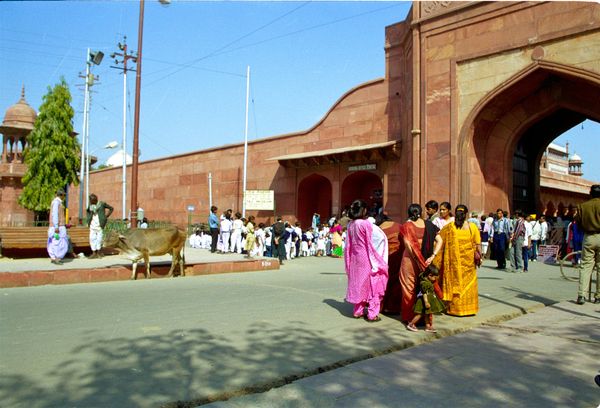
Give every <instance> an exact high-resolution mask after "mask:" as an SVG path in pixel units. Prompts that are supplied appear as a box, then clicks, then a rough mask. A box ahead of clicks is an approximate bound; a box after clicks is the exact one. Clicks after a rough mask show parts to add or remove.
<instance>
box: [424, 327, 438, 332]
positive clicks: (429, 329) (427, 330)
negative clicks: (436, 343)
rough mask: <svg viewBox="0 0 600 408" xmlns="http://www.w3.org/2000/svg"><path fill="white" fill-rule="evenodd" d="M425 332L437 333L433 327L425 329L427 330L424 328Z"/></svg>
mask: <svg viewBox="0 0 600 408" xmlns="http://www.w3.org/2000/svg"><path fill="white" fill-rule="evenodd" d="M425 331H426V332H427V333H437V330H436V329H434V328H433V327H427V328H425Z"/></svg>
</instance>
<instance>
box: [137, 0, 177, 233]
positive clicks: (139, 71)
mask: <svg viewBox="0 0 600 408" xmlns="http://www.w3.org/2000/svg"><path fill="white" fill-rule="evenodd" d="M158 1H159V2H160V4H162V5H164V6H166V5H168V4H169V3H170V2H171V1H170V0H158ZM143 35H144V0H140V19H139V25H138V47H137V52H138V53H137V70H136V72H135V113H134V115H133V153H132V156H133V157H132V162H131V228H136V227H137V220H138V216H137V209H138V208H139V205H138V202H137V193H138V191H137V190H138V159H139V140H140V139H139V135H140V91H141V87H142V43H143Z"/></svg>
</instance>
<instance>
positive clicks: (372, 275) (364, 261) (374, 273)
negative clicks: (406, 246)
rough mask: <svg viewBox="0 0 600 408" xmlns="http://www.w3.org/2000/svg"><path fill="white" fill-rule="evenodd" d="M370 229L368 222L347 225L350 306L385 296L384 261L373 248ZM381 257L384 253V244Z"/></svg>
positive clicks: (355, 221) (348, 298) (345, 250)
mask: <svg viewBox="0 0 600 408" xmlns="http://www.w3.org/2000/svg"><path fill="white" fill-rule="evenodd" d="M372 235H373V226H372V224H371V223H370V222H369V221H367V220H353V221H351V222H350V223H349V224H348V230H347V236H346V247H345V249H344V263H345V267H346V275H348V289H347V291H346V300H347V301H348V302H350V303H360V302H368V301H369V300H370V299H373V298H377V297H381V296H383V295H384V293H385V288H386V286H387V281H388V264H387V259H384V257H383V256H382V255H381V254H379V253H378V252H377V250H376V249H375V247H374V246H373V237H372ZM384 246H385V250H384V254H385V253H387V240H386V241H385V244H384Z"/></svg>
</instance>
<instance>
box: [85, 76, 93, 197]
mask: <svg viewBox="0 0 600 408" xmlns="http://www.w3.org/2000/svg"><path fill="white" fill-rule="evenodd" d="M91 75H92V74H90V78H91ZM88 82H89V79H88ZM88 99H89V100H88V105H87V107H88V114H87V123H86V124H85V152H86V161H85V170H86V171H85V208H88V206H89V205H90V110H91V109H90V105H91V104H92V98H91V96H90V93H89V91H88Z"/></svg>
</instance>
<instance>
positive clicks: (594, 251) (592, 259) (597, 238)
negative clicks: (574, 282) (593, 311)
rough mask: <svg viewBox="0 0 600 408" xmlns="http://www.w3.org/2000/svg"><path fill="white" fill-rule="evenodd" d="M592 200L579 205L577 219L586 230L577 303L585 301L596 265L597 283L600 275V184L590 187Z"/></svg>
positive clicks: (599, 300) (599, 295) (598, 294)
mask: <svg viewBox="0 0 600 408" xmlns="http://www.w3.org/2000/svg"><path fill="white" fill-rule="evenodd" d="M590 196H591V197H592V198H591V200H588V201H586V202H584V203H582V204H580V205H578V206H577V215H576V218H575V221H576V222H577V223H578V224H579V225H580V226H581V228H582V229H583V231H584V235H583V250H582V253H583V257H582V261H581V270H580V272H579V291H578V292H577V304H578V305H583V304H584V303H585V292H586V291H587V289H588V287H589V284H590V278H591V277H592V271H593V269H594V266H596V283H598V278H599V277H600V273H599V272H598V271H599V270H600V184H594V185H593V186H592V188H591V189H590ZM594 298H595V300H594V303H600V291H599V290H598V284H596V294H595V295H594Z"/></svg>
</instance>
